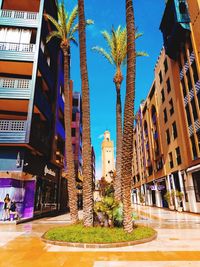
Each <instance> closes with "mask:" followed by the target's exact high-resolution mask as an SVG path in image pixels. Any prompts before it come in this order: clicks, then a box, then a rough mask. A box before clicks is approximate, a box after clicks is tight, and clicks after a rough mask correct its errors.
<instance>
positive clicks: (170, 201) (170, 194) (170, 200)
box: [164, 191, 174, 210]
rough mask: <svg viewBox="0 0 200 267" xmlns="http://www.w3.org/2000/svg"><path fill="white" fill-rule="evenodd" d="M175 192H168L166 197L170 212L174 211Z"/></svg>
mask: <svg viewBox="0 0 200 267" xmlns="http://www.w3.org/2000/svg"><path fill="white" fill-rule="evenodd" d="M173 197H174V192H173V191H172V192H170V191H167V192H166V194H165V195H164V199H165V200H166V201H167V204H168V207H169V209H170V210H174V201H173Z"/></svg>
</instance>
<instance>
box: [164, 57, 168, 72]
mask: <svg viewBox="0 0 200 267" xmlns="http://www.w3.org/2000/svg"><path fill="white" fill-rule="evenodd" d="M164 67H165V73H166V72H167V71H168V64H167V58H165V61H164Z"/></svg>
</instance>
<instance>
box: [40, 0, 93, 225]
mask: <svg viewBox="0 0 200 267" xmlns="http://www.w3.org/2000/svg"><path fill="white" fill-rule="evenodd" d="M77 16H78V7H77V6H76V7H74V9H73V10H72V12H71V14H70V15H69V14H68V13H67V12H66V11H65V6H64V2H62V3H61V4H60V5H59V6H58V21H56V20H55V19H54V18H53V17H52V16H50V15H48V14H45V17H46V18H47V19H48V20H49V21H50V22H51V23H52V24H53V25H54V27H55V30H54V31H51V32H50V34H49V35H48V36H47V40H46V41H47V43H48V42H49V41H50V40H51V39H52V38H58V39H59V40H60V48H61V50H62V52H63V56H64V99H65V107H64V123H65V155H66V157H65V161H66V164H65V165H66V166H67V179H68V190H69V207H70V214H71V220H72V222H76V221H78V208H77V192H76V177H75V167H74V155H73V150H72V142H71V111H70V97H69V81H70V71H69V70H70V64H69V63H70V43H71V42H73V43H75V44H77V42H76V40H75V37H74V34H75V33H76V32H77V31H78V24H75V20H76V18H77ZM91 23H92V21H90V20H88V21H87V24H91Z"/></svg>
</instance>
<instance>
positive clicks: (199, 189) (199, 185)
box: [192, 171, 200, 202]
mask: <svg viewBox="0 0 200 267" xmlns="http://www.w3.org/2000/svg"><path fill="white" fill-rule="evenodd" d="M192 177H193V184H194V192H195V196H196V201H197V202H200V172H199V171H198V172H194V173H193V174H192Z"/></svg>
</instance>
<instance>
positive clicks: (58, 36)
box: [46, 31, 62, 43]
mask: <svg viewBox="0 0 200 267" xmlns="http://www.w3.org/2000/svg"><path fill="white" fill-rule="evenodd" d="M52 38H58V39H62V35H60V33H59V32H58V31H52V32H50V33H49V35H48V36H47V38H46V42H47V43H48V42H49V41H50V40H51V39H52Z"/></svg>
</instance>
